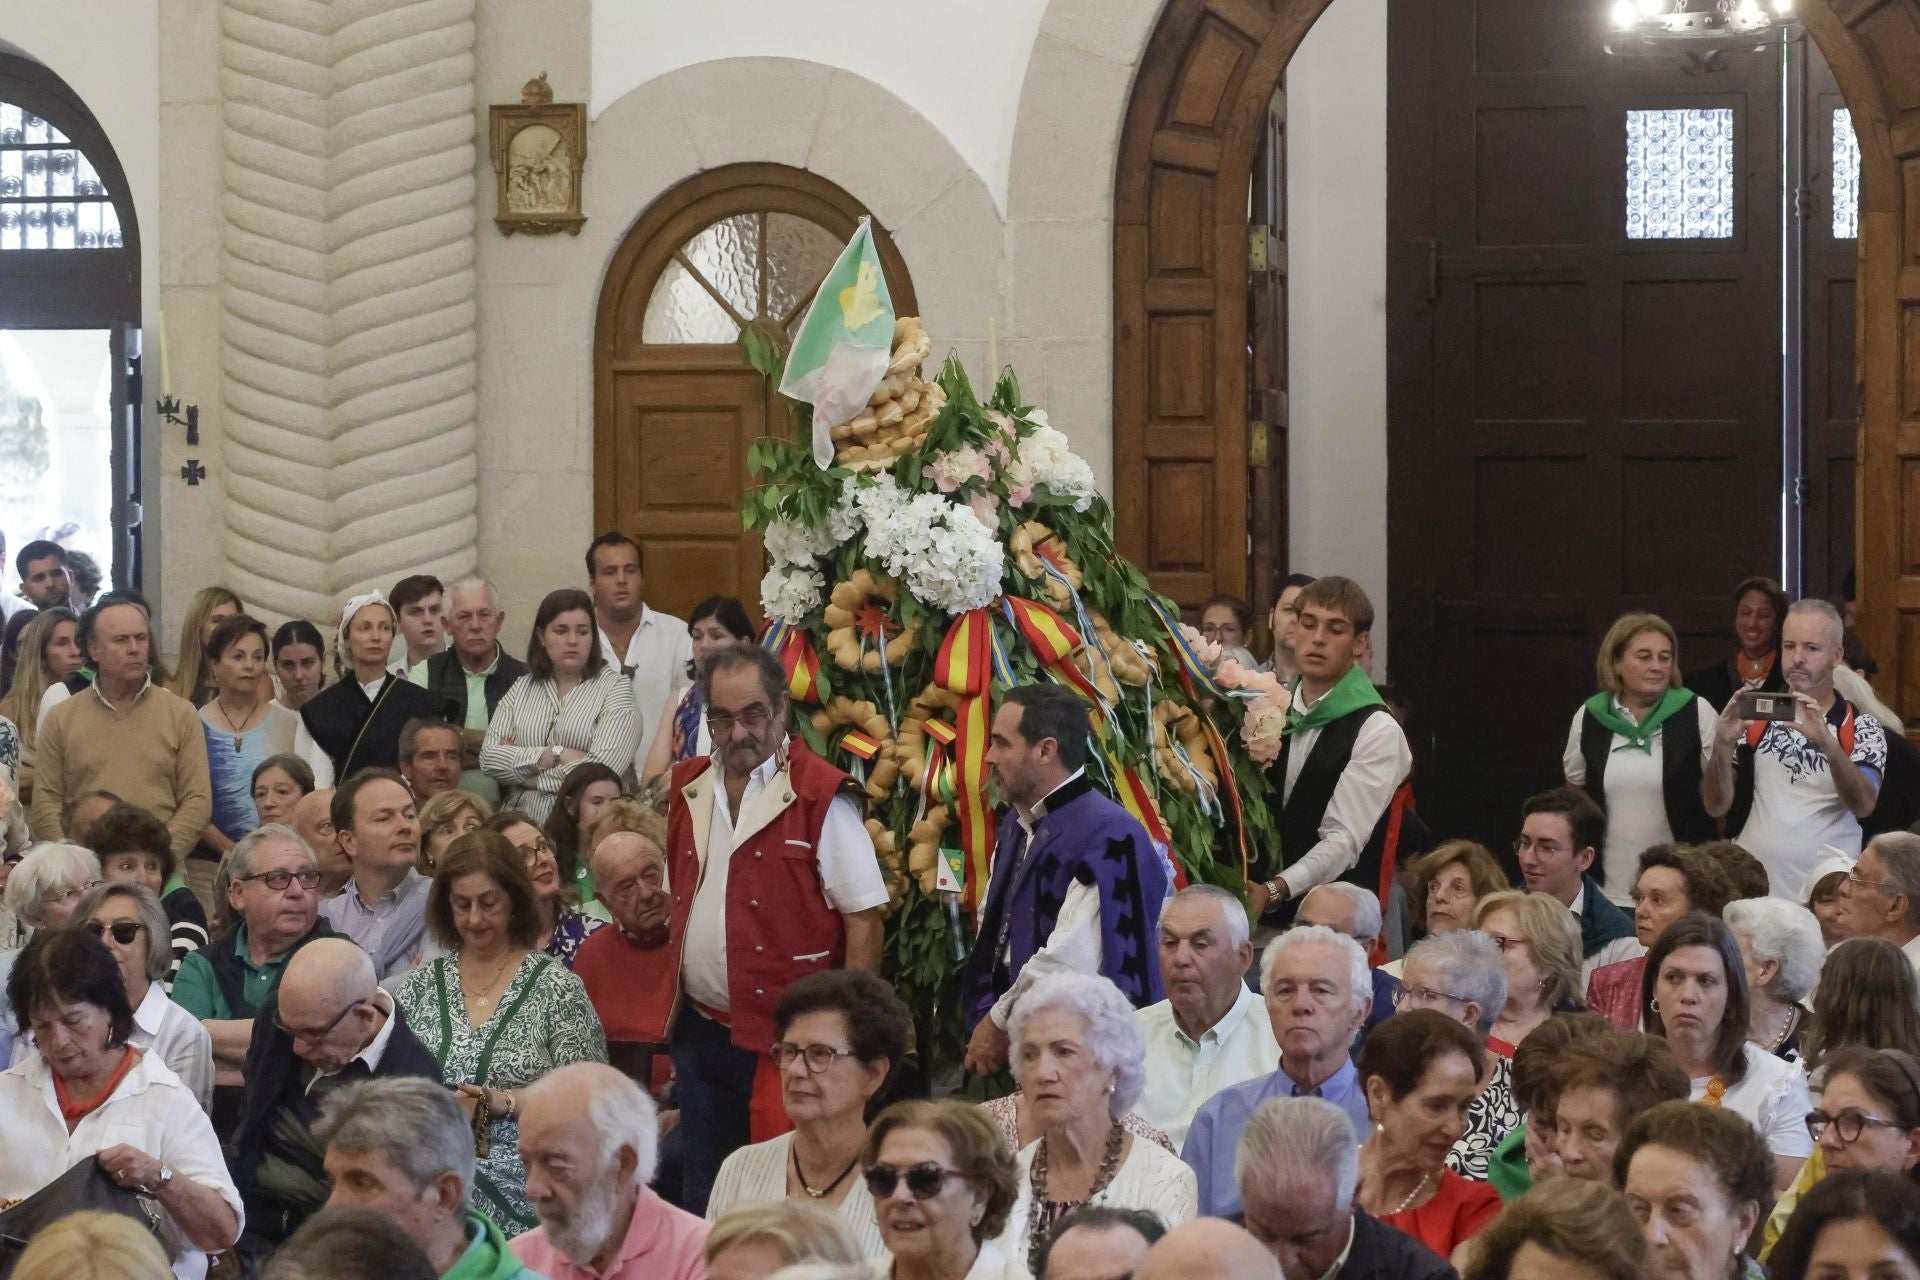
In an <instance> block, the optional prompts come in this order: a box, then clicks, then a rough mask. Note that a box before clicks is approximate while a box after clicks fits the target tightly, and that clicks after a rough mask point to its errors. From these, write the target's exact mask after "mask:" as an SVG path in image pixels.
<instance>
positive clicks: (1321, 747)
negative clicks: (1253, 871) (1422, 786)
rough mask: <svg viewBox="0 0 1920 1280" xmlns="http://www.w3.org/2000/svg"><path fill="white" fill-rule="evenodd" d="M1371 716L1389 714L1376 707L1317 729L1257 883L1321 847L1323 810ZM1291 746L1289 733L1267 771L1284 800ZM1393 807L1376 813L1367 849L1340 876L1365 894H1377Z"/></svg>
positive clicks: (1377, 705)
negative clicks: (1273, 855)
mask: <svg viewBox="0 0 1920 1280" xmlns="http://www.w3.org/2000/svg"><path fill="white" fill-rule="evenodd" d="M1376 714H1377V715H1389V714H1391V713H1390V712H1389V711H1388V710H1387V709H1386V707H1384V706H1382V705H1381V704H1379V703H1377V702H1376V703H1374V704H1373V705H1372V706H1366V707H1362V708H1360V709H1359V710H1358V711H1351V712H1348V713H1347V714H1346V715H1344V716H1341V717H1340V718H1339V719H1338V720H1335V721H1333V722H1332V723H1330V724H1328V725H1326V726H1324V727H1323V728H1322V729H1321V730H1320V736H1319V737H1318V738H1317V739H1315V740H1314V744H1313V749H1312V750H1311V751H1309V752H1307V758H1306V761H1305V763H1303V764H1302V765H1301V766H1300V776H1299V777H1298V778H1296V779H1294V783H1293V794H1292V795H1291V796H1288V797H1287V799H1286V802H1285V803H1284V804H1282V805H1281V806H1280V814H1279V819H1280V857H1279V859H1278V861H1277V862H1275V863H1273V865H1270V866H1266V867H1263V868H1262V872H1263V875H1262V876H1261V878H1267V877H1271V876H1274V875H1276V874H1278V873H1279V872H1280V871H1281V870H1282V869H1283V868H1285V867H1287V866H1291V865H1292V864H1293V863H1295V862H1297V861H1299V860H1300V859H1301V858H1303V857H1305V856H1306V853H1307V851H1308V850H1309V849H1311V848H1313V846H1315V845H1316V844H1319V843H1320V823H1321V822H1322V821H1323V820H1324V819H1325V818H1326V816H1327V805H1328V804H1330V803H1332V801H1333V792H1334V788H1336V787H1338V786H1339V785H1340V776H1341V775H1342V774H1344V773H1345V772H1346V771H1347V762H1348V761H1349V760H1351V759H1352V758H1353V744H1354V742H1355V740H1357V739H1358V738H1359V736H1360V727H1361V726H1362V725H1364V724H1365V723H1366V722H1367V717H1368V716H1372V715H1376ZM1293 743H1294V738H1293V735H1292V734H1288V735H1287V736H1286V738H1284V739H1283V740H1282V741H1281V743H1280V755H1279V757H1278V758H1277V759H1276V760H1274V762H1273V764H1272V765H1271V766H1270V773H1269V778H1270V779H1271V781H1272V784H1273V793H1274V795H1275V796H1276V797H1278V796H1282V795H1286V786H1287V757H1288V756H1289V755H1290V754H1291V753H1292V751H1293ZM1392 808H1393V806H1392V804H1391V803H1389V804H1387V805H1386V806H1384V807H1382V808H1381V810H1380V816H1379V818H1378V819H1377V820H1375V822H1374V824H1373V831H1372V833H1371V834H1370V835H1368V837H1367V844H1366V847H1365V848H1364V849H1362V850H1361V851H1360V860H1359V861H1358V862H1356V863H1355V864H1354V865H1353V866H1352V867H1351V868H1349V869H1348V870H1347V871H1345V872H1344V873H1342V874H1341V876H1340V879H1342V880H1344V881H1346V882H1347V883H1349V884H1357V885H1359V886H1360V887H1361V888H1363V889H1365V890H1366V891H1367V892H1368V893H1378V892H1379V891H1380V857H1381V853H1382V851H1383V850H1384V848H1385V846H1386V842H1387V819H1388V817H1389V815H1390V813H1391V811H1392ZM1266 861H1268V862H1273V860H1271V859H1268V860H1266Z"/></svg>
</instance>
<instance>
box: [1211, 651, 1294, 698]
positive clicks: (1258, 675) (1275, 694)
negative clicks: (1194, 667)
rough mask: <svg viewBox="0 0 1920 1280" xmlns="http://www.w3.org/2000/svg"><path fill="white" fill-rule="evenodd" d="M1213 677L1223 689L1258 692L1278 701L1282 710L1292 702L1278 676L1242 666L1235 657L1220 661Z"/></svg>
mask: <svg viewBox="0 0 1920 1280" xmlns="http://www.w3.org/2000/svg"><path fill="white" fill-rule="evenodd" d="M1214 648H1216V649H1218V648H1219V646H1218V645H1215V646H1214ZM1213 678H1214V679H1215V680H1216V681H1218V682H1219V684H1220V687H1221V688H1223V689H1244V690H1249V691H1251V692H1253V693H1257V694H1259V695H1260V696H1261V698H1263V699H1270V700H1272V701H1275V702H1278V703H1279V704H1280V709H1281V710H1282V711H1285V710H1286V709H1287V707H1288V706H1289V705H1290V704H1291V702H1292V698H1291V697H1290V696H1289V695H1288V693H1287V686H1286V685H1284V684H1282V683H1281V682H1280V677H1279V676H1276V675H1274V674H1273V672H1271V671H1255V670H1253V669H1251V668H1249V667H1245V666H1242V665H1241V664H1240V662H1239V660H1238V659H1235V658H1228V659H1227V660H1226V661H1225V662H1223V663H1221V664H1220V669H1219V670H1218V671H1216V672H1214V673H1213Z"/></svg>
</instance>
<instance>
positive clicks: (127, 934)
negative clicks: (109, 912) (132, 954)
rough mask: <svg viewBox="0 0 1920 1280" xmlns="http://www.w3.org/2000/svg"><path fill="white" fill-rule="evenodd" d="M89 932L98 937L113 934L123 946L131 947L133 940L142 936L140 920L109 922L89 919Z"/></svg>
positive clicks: (116, 940)
mask: <svg viewBox="0 0 1920 1280" xmlns="http://www.w3.org/2000/svg"><path fill="white" fill-rule="evenodd" d="M87 932H88V933H90V934H92V935H93V936H94V937H96V938H98V937H102V936H104V935H107V934H111V935H113V940H114V941H115V942H117V943H119V944H120V945H121V946H123V947H130V946H132V945H133V940H134V939H135V938H137V937H139V936H140V922H139V921H138V920H115V921H114V922H113V923H112V924H107V923H105V922H104V921H100V920H89V921H87Z"/></svg>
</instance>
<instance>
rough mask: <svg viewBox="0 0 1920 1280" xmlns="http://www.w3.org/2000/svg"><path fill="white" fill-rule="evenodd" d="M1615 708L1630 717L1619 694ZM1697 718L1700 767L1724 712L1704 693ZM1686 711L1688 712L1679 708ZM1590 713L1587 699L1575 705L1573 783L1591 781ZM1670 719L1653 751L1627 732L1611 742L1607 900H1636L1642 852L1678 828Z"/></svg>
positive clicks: (1570, 736) (1570, 745) (1566, 764)
mask: <svg viewBox="0 0 1920 1280" xmlns="http://www.w3.org/2000/svg"><path fill="white" fill-rule="evenodd" d="M1613 709H1614V710H1615V711H1617V712H1619V713H1620V715H1621V716H1622V717H1623V718H1624V719H1628V720H1631V719H1633V718H1634V717H1633V716H1631V715H1629V714H1628V712H1627V708H1626V706H1625V704H1624V703H1622V702H1621V701H1620V699H1618V698H1615V699H1614V700H1613ZM1693 712H1694V719H1695V720H1697V721H1698V722H1699V725H1700V767H1701V769H1702V770H1704V769H1705V768H1706V767H1707V757H1708V756H1711V755H1712V754H1713V726H1714V722H1715V720H1717V719H1718V718H1719V717H1718V715H1717V713H1716V712H1715V711H1714V709H1713V708H1712V707H1710V706H1708V705H1707V700H1706V699H1705V698H1695V699H1694V700H1693ZM1675 714H1676V715H1685V714H1686V712H1684V711H1680V712H1676V713H1675ZM1586 716H1587V708H1586V704H1585V703H1582V704H1581V705H1579V706H1578V707H1575V708H1574V710H1573V724H1572V726H1571V727H1570V728H1568V730H1567V746H1566V750H1565V751H1563V752H1561V755H1560V763H1561V767H1562V768H1563V769H1564V770H1565V771H1566V775H1567V782H1568V784H1569V785H1571V786H1575V787H1584V786H1586V784H1587V759H1586V757H1585V756H1583V755H1581V754H1580V730H1581V728H1582V726H1583V725H1584V724H1585V721H1586ZM1664 730H1665V725H1664V724H1663V725H1662V727H1661V728H1660V729H1656V730H1654V733H1653V737H1652V738H1651V739H1649V740H1648V745H1649V746H1650V747H1651V750H1650V751H1642V750H1640V749H1639V748H1638V747H1635V746H1633V745H1631V744H1630V743H1629V742H1628V741H1627V739H1626V736H1625V735H1624V734H1619V733H1616V734H1614V735H1613V738H1612V741H1611V742H1610V743H1609V744H1608V747H1607V773H1606V777H1605V779H1604V780H1603V781H1604V785H1605V788H1606V794H1607V842H1606V845H1605V846H1604V847H1603V848H1602V849H1601V850H1600V867H1601V870H1602V871H1603V872H1604V873H1605V874H1604V875H1603V877H1602V878H1603V879H1604V880H1605V881H1606V884H1605V892H1606V895H1607V899H1608V901H1610V902H1612V903H1613V904H1614V905H1615V906H1621V907H1624V906H1626V905H1628V904H1629V903H1631V902H1632V901H1633V882H1634V878H1635V877H1636V876H1638V875H1639V873H1640V854H1641V851H1642V850H1645V849H1650V848H1652V847H1653V846H1654V845H1656V844H1668V843H1670V842H1671V841H1672V840H1673V828H1672V827H1670V826H1668V825H1667V793H1666V789H1665V787H1664V785H1663V784H1664V781H1665V780H1664V779H1663V778H1662V776H1661V769H1662V768H1663V761H1664V760H1665V758H1666V757H1665V756H1664V754H1663V752H1664V750H1665V745H1666V739H1667V735H1666V733H1665V731H1664Z"/></svg>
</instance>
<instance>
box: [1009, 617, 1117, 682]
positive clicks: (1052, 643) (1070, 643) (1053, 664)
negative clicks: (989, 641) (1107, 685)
mask: <svg viewBox="0 0 1920 1280" xmlns="http://www.w3.org/2000/svg"><path fill="white" fill-rule="evenodd" d="M1004 604H1005V607H1006V610H1007V620H1008V621H1010V622H1011V623H1013V626H1014V629H1015V630H1016V631H1018V632H1019V633H1020V634H1021V635H1022V636H1024V637H1025V638H1026V641H1027V644H1028V645H1029V646H1031V647H1032V649H1033V655H1034V657H1036V658H1038V659H1040V665H1041V666H1042V667H1044V668H1046V670H1047V671H1048V672H1049V673H1050V674H1051V675H1052V676H1053V677H1054V678H1055V679H1056V680H1059V681H1061V682H1062V683H1064V684H1066V685H1068V686H1070V687H1072V688H1073V689H1075V690H1077V691H1078V692H1079V694H1080V695H1081V696H1082V697H1084V698H1085V699H1086V700H1087V701H1088V702H1091V703H1092V704H1093V705H1094V706H1096V707H1097V706H1100V705H1102V704H1101V701H1100V693H1099V690H1097V689H1095V688H1094V687H1093V681H1091V680H1089V679H1088V678H1087V673H1086V672H1084V671H1082V670H1081V669H1080V667H1079V666H1078V664H1076V663H1075V662H1074V660H1073V654H1074V651H1075V650H1076V649H1078V648H1079V647H1080V633H1079V632H1078V631H1075V630H1074V629H1073V627H1072V626H1071V625H1070V624H1069V623H1068V622H1067V620H1066V619H1065V618H1062V617H1061V616H1060V615H1059V614H1057V613H1055V612H1054V611H1053V610H1051V609H1049V608H1047V606H1046V605H1043V604H1040V603H1038V602H1037V601H1033V600H1027V599H1023V598H1022V597H1020V596H1008V597H1007V598H1006V600H1005V601H1004Z"/></svg>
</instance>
